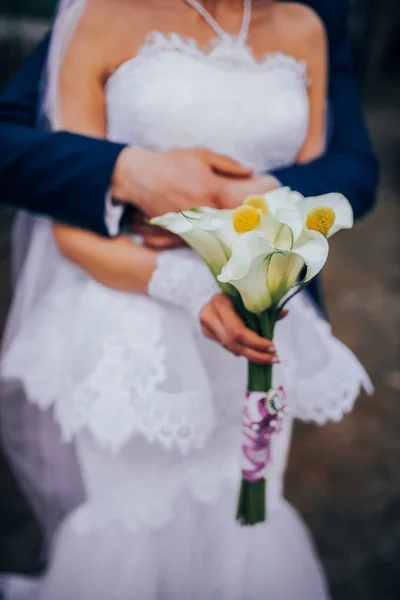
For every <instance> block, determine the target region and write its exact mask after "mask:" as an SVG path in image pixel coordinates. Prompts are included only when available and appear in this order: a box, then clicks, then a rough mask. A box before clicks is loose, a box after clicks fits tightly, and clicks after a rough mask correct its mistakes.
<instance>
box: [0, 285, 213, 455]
mask: <svg viewBox="0 0 400 600" xmlns="http://www.w3.org/2000/svg"><path fill="white" fill-rule="evenodd" d="M82 291H83V290H82V289H80V290H79V289H77V288H76V287H74V286H71V287H69V288H64V287H63V286H61V288H60V289H58V290H57V291H56V290H54V289H52V290H51V293H50V294H48V295H47V297H44V298H43V299H42V301H41V303H40V305H39V306H38V307H37V309H36V310H34V311H33V313H32V315H31V316H30V318H29V319H28V320H26V321H25V323H24V328H23V329H22V330H21V331H20V333H19V335H17V336H16V337H15V338H14V340H13V341H12V343H11V344H10V346H9V347H8V348H7V350H6V352H5V354H4V356H3V361H2V370H1V371H2V372H1V376H2V377H3V378H4V379H8V380H19V381H21V382H23V386H24V389H25V392H26V394H27V396H28V398H29V400H30V401H31V402H33V403H34V404H37V405H38V406H39V408H41V409H47V408H50V407H51V406H53V410H54V415H55V418H56V420H57V421H58V423H59V424H60V426H61V430H62V434H63V439H64V440H65V441H71V440H72V439H73V438H74V437H75V436H76V435H77V434H78V433H79V432H80V431H82V430H85V429H86V430H88V431H90V432H91V433H92V435H93V436H94V437H95V438H96V440H97V441H98V443H99V445H100V446H101V447H102V448H105V449H107V450H108V451H110V452H111V453H117V452H119V451H120V450H121V448H122V447H123V446H124V445H125V444H126V443H127V442H128V441H129V440H130V439H131V438H132V437H134V436H135V435H138V434H139V435H142V436H143V437H144V438H145V439H146V440H147V441H148V442H151V443H153V442H157V443H159V444H160V445H161V446H162V447H163V448H164V449H166V450H169V449H172V448H177V449H178V450H179V451H180V452H182V453H183V454H186V453H187V452H189V451H190V450H191V449H194V448H201V447H203V446H204V444H205V443H206V441H207V439H208V437H209V435H210V433H211V432H212V431H213V429H214V426H215V409H214V404H213V398H212V392H211V391H210V390H209V389H208V387H207V385H206V384H204V385H203V386H199V388H195V387H194V386H193V385H190V382H189V383H188V381H187V379H188V376H187V375H186V373H183V374H182V375H181V376H182V378H183V379H182V381H183V383H182V389H180V388H179V386H178V387H177V389H172V390H168V389H166V390H164V389H163V385H164V381H165V373H166V369H167V361H168V359H167V356H166V348H165V343H164V333H163V331H164V329H165V326H166V322H167V321H168V323H172V324H173V325H171V326H173V327H175V329H176V330H177V331H178V328H179V327H180V326H182V322H185V319H186V317H185V316H184V315H182V314H181V313H179V312H178V311H174V310H173V309H172V308H168V306H167V305H166V306H165V307H164V306H162V305H161V304H160V303H156V302H154V301H152V300H151V299H149V298H147V297H142V296H140V295H132V294H127V293H122V292H115V291H113V290H109V289H107V288H105V287H103V286H101V285H99V284H97V283H96V282H94V281H90V282H88V283H87V285H86V286H84V291H83V294H82ZM72 304H73V305H74V306H76V309H77V313H79V319H77V321H76V322H75V323H71V322H70V316H71V313H70V307H71V305H72ZM185 333H186V336H187V337H190V325H189V327H188V324H186V325H185ZM193 335H194V331H193ZM38 340H46V343H45V344H44V345H42V344H41V343H40V342H39V347H38ZM188 344H190V345H191V344H193V342H191V341H190V340H188ZM186 351H187V348H186ZM171 360H172V359H171ZM182 360H183V356H181V355H180V354H179V355H177V356H176V360H175V363H177V365H178V367H179V362H180V361H182ZM194 360H195V357H194ZM193 368H195V367H193ZM197 368H198V369H200V368H201V367H200V366H197ZM170 370H171V368H170V367H168V371H170ZM178 371H179V369H178ZM176 376H177V377H179V373H177V375H176ZM197 376H198V375H197Z"/></svg>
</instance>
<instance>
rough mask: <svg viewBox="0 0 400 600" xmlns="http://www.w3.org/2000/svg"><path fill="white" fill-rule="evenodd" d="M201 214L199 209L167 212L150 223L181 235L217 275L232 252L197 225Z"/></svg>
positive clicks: (215, 275)
mask: <svg viewBox="0 0 400 600" xmlns="http://www.w3.org/2000/svg"><path fill="white" fill-rule="evenodd" d="M199 215H200V213H198V212H197V211H185V212H184V213H183V212H182V213H167V214H165V215H163V216H162V217H155V218H154V219H151V221H150V223H151V224H152V225H157V226H158V227H162V228H163V229H167V230H168V231H170V232H171V233H175V234H176V235H179V236H180V237H181V238H182V239H183V240H184V241H185V242H186V243H187V244H188V245H189V246H190V247H191V248H192V249H193V250H194V251H195V252H196V253H197V254H198V255H199V256H200V258H202V260H203V261H204V262H205V263H206V264H207V265H208V267H209V269H210V270H211V272H212V274H213V275H214V277H217V275H219V274H220V272H221V269H222V268H223V267H224V265H226V263H227V261H228V259H229V256H230V253H229V255H227V254H226V252H225V249H224V246H223V245H222V244H221V243H220V242H219V241H218V239H217V237H216V236H214V235H212V234H211V233H210V232H208V231H206V230H205V229H202V228H200V227H198V226H197V224H196V223H197V221H199V220H200V216H201V215H200V216H199Z"/></svg>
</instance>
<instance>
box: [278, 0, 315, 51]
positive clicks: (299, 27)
mask: <svg viewBox="0 0 400 600" xmlns="http://www.w3.org/2000/svg"><path fill="white" fill-rule="evenodd" d="M274 20H275V23H276V29H277V30H278V31H279V32H280V33H281V36H282V38H284V39H285V40H287V43H288V44H289V45H290V47H291V48H292V49H293V53H294V54H295V55H297V54H300V55H302V57H304V58H306V59H308V58H309V56H310V55H312V54H313V53H315V52H316V51H317V52H318V50H319V49H320V50H323V49H325V47H326V37H327V36H326V27H325V23H324V22H323V20H322V19H321V17H320V16H319V14H318V13H317V12H316V11H315V10H314V9H313V8H311V7H310V6H307V5H305V4H301V3H299V2H276V3H275V5H274Z"/></svg>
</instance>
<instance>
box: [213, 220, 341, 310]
mask: <svg viewBox="0 0 400 600" xmlns="http://www.w3.org/2000/svg"><path fill="white" fill-rule="evenodd" d="M328 250H329V246H328V242H327V240H326V239H325V237H324V236H323V235H321V234H320V233H318V232H316V231H304V232H303V233H302V234H301V235H300V237H299V238H298V240H297V241H296V242H295V244H294V245H293V247H292V249H291V250H280V249H277V248H275V247H274V246H273V245H272V244H271V243H270V241H269V240H268V239H266V237H265V236H264V234H263V233H262V232H261V231H257V230H253V231H249V232H248V233H245V234H243V235H242V236H240V238H239V239H238V241H237V243H236V244H235V246H234V248H233V251H232V256H231V258H230V260H229V261H228V263H227V264H226V265H225V267H224V268H223V269H222V272H221V274H220V275H219V276H218V278H217V279H218V281H220V282H221V283H224V284H226V283H229V284H231V285H232V286H234V287H235V288H236V289H237V290H238V292H239V293H240V295H241V297H242V300H243V303H244V305H245V307H246V308H247V310H249V311H250V312H252V313H261V312H263V311H264V310H266V309H267V308H270V307H277V306H278V304H279V303H280V301H281V300H282V298H283V297H284V296H285V295H286V294H287V292H289V291H290V289H291V288H292V287H294V286H295V285H296V283H297V282H298V277H299V275H300V272H301V270H302V269H303V267H304V266H305V267H306V268H307V272H306V275H305V277H304V279H303V281H302V283H306V282H307V281H309V280H310V279H312V278H313V277H314V276H315V275H317V274H318V273H319V272H320V270H321V269H322V267H323V266H324V264H325V262H326V259H327V257H328Z"/></svg>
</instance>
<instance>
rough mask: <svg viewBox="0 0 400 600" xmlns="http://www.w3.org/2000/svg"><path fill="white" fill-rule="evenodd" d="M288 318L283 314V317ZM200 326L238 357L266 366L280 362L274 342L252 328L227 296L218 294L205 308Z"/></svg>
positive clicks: (204, 331) (205, 332)
mask: <svg viewBox="0 0 400 600" xmlns="http://www.w3.org/2000/svg"><path fill="white" fill-rule="evenodd" d="M286 315H287V311H282V314H281V315H280V316H281V318H283V317H285V316H286ZM200 323H201V329H202V331H203V333H204V335H206V336H207V337H208V338H210V339H211V340H214V341H215V342H218V343H219V344H221V345H222V346H224V348H226V349H227V350H229V351H230V352H232V353H233V354H236V355H237V356H244V357H245V358H247V359H248V360H249V361H251V362H254V363H259V364H263V365H269V364H274V363H278V362H279V358H278V355H277V353H276V349H275V346H274V344H273V342H271V341H270V340H266V339H265V338H263V337H261V336H259V335H258V334H257V333H255V332H254V331H251V330H250V329H248V328H247V327H246V326H245V324H244V323H243V321H242V319H241V318H240V317H239V315H238V314H237V313H236V311H235V309H234V307H233V304H232V302H231V300H230V299H229V298H228V297H227V296H226V295H225V294H222V293H220V294H216V295H215V296H213V298H212V299H211V300H210V301H209V302H208V303H207V304H206V305H205V306H204V307H203V308H202V310H201V311H200Z"/></svg>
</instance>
